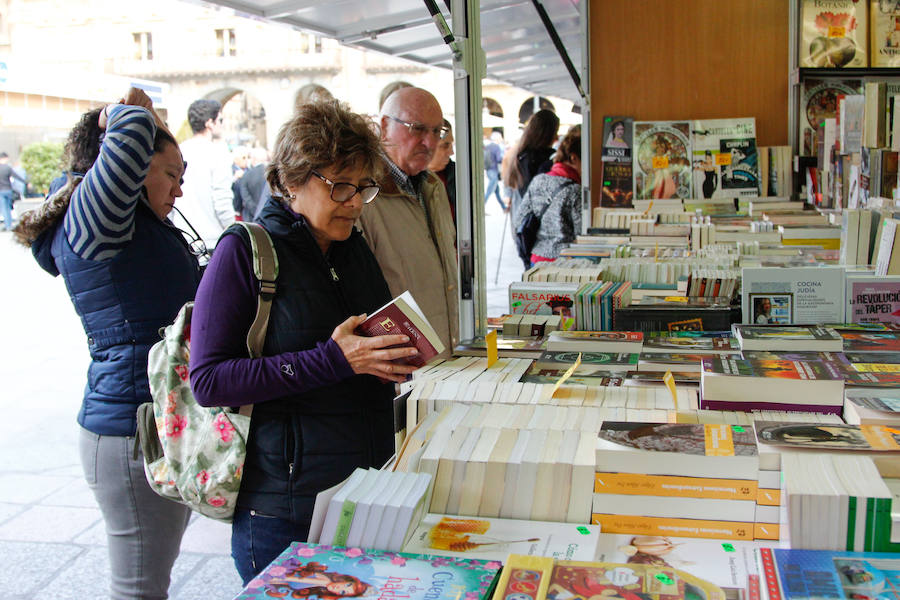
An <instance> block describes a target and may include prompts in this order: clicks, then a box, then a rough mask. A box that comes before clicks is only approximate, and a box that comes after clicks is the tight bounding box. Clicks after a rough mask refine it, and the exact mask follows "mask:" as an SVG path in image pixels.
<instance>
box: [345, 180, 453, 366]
mask: <svg viewBox="0 0 900 600" xmlns="http://www.w3.org/2000/svg"><path fill="white" fill-rule="evenodd" d="M381 184H382V187H381V192H379V194H378V196H377V197H376V198H375V201H374V202H372V203H371V204H367V205H365V206H364V207H363V211H362V215H361V216H360V218H359V222H358V223H357V225H358V226H359V228H360V229H362V231H363V234H364V235H365V238H366V241H368V243H369V247H370V248H371V249H372V252H373V253H374V254H375V258H376V259H377V260H378V264H379V265H381V270H382V271H383V272H384V278H385V279H386V280H387V283H388V287H390V290H391V295H393V296H394V297H396V296H398V295H400V294H402V293H403V292H404V291H406V290H409V292H410V293H411V294H412V296H413V298H415V300H416V303H417V304H418V305H419V307H420V308H421V309H422V312H424V313H425V316H426V317H427V318H428V322H429V323H431V325H432V327H434V329H435V331H437V333H438V335H439V336H440V338H441V341H442V342H443V343H444V346H445V352H444V356H449V355H450V353H451V352H452V350H453V348H454V347H455V346H456V344H457V343H459V292H458V281H457V278H458V273H459V269H458V267H457V262H456V247H455V242H456V228H455V227H454V225H453V218H452V216H451V214H450V203H449V201H448V200H447V190H446V189H445V188H444V184H443V183H442V182H441V180H440V179H438V177H437V175H435V174H434V173H431V172H429V173H428V178H427V179H426V180H425V182H424V183H423V184H422V186H423V187H422V195H423V196H424V198H425V205H426V206H427V207H428V215H429V217H430V219H429V220H426V218H425V212H424V211H423V210H422V207H421V206H420V205H419V201H418V200H417V199H416V198H415V197H414V196H409V195H407V194H405V193H404V192H402V191H400V190H399V189H398V188H397V184H396V183H395V182H394V180H393V178H392V177H391V176H390V175H389V174H388V175H386V176H385V177H384V181H382V182H381Z"/></svg>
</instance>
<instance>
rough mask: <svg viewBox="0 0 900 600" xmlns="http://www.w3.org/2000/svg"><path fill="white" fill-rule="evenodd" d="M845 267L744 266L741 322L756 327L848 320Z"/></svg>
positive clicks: (742, 273) (742, 272)
mask: <svg viewBox="0 0 900 600" xmlns="http://www.w3.org/2000/svg"><path fill="white" fill-rule="evenodd" d="M845 291H846V290H845V282H844V268H843V267H839V266H816V267H744V268H743V269H742V270H741V315H742V318H741V322H743V323H747V324H751V323H752V324H755V325H792V324H794V323H801V324H810V323H836V322H839V321H842V320H843V319H844V313H845V311H846V308H845V300H844V294H845Z"/></svg>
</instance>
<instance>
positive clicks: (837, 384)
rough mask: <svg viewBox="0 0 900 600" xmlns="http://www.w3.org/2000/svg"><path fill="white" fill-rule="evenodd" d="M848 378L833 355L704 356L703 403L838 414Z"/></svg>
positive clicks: (712, 406)
mask: <svg viewBox="0 0 900 600" xmlns="http://www.w3.org/2000/svg"><path fill="white" fill-rule="evenodd" d="M844 378H845V375H844V372H843V370H842V368H841V365H838V364H834V363H832V362H828V361H819V360H767V359H763V360H748V359H737V358H728V357H722V356H720V357H716V358H714V359H704V360H703V370H702V372H701V373H700V393H701V396H702V399H701V402H700V408H705V409H712V410H743V411H749V410H795V411H806V412H824V413H834V414H839V413H840V411H841V407H842V406H843V402H844Z"/></svg>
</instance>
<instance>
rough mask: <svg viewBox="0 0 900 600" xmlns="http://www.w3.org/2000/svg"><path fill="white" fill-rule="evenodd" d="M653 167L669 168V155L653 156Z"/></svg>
mask: <svg viewBox="0 0 900 600" xmlns="http://www.w3.org/2000/svg"><path fill="white" fill-rule="evenodd" d="M653 168H654V169H667V168H669V157H668V156H654V157H653Z"/></svg>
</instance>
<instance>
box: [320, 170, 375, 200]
mask: <svg viewBox="0 0 900 600" xmlns="http://www.w3.org/2000/svg"><path fill="white" fill-rule="evenodd" d="M312 174H313V175H315V176H316V177H318V178H319V179H321V180H322V181H324V182H325V183H326V184H328V186H329V187H331V199H332V200H334V201H335V202H346V201H347V200H349V199H350V198H352V197H353V196H355V195H356V193H357V192H359V197H360V198H361V199H362V201H363V203H364V204H368V203H369V202H371V201H372V200H374V199H375V196H377V195H378V192H379V191H380V190H381V186H379V185H376V184H374V183H373V184H371V185H364V186H362V187H360V186H358V185H353V184H352V183H344V182H337V183H336V182H334V181H332V180H330V179H328V178H327V177H325V176H324V175H322V174H321V173H319V172H318V171H313V172H312Z"/></svg>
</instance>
